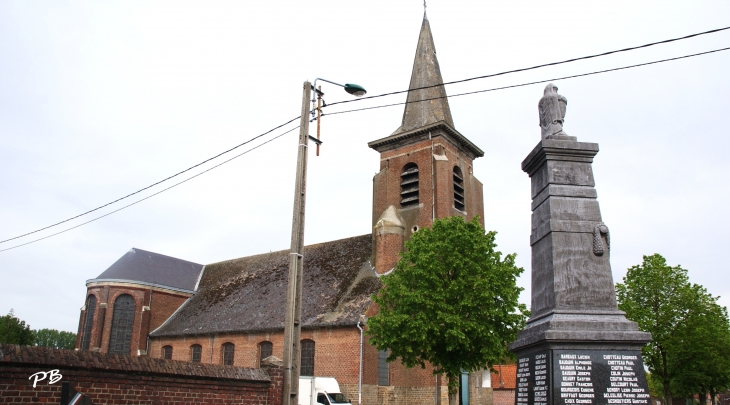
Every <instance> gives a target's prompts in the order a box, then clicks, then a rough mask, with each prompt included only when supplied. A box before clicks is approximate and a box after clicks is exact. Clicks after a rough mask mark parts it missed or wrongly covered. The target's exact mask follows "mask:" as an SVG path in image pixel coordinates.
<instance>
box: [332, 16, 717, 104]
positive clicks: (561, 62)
mask: <svg viewBox="0 0 730 405" xmlns="http://www.w3.org/2000/svg"><path fill="white" fill-rule="evenodd" d="M728 29H730V27H724V28H717V29H714V30H709V31H704V32H698V33H696V34H691V35H685V36H683V37H677V38H671V39H665V40H663V41H657V42H651V43H648V44H644V45H639V46H632V47H630V48H624V49H617V50H615V51H608V52H603V53H597V54H594V55H588V56H581V57H578V58H572V59H566V60H563V61H560V62H551V63H544V64H542V65H535V66H531V67H527V68H520V69H513V70H505V71H504V72H499V73H492V74H488V75H484V76H476V77H470V78H468V79H461V80H454V81H452V82H446V83H443V84H434V85H432V86H424V87H417V88H415V89H408V90H400V91H393V92H390V93H383V94H376V95H374V96H367V97H360V98H357V99H352V100H343V101H337V102H334V103H331V104H327V105H326V107H330V106H333V105H337V104H345V103H354V102H357V101H362V100H367V99H371V98H378V97H385V96H392V95H394V94H401V93H407V92H411V91H416V90H424V89H430V88H432V87H439V86H446V85H449V84H456V83H464V82H469V81H472V80H478V79H486V78H489V77H496V76H503V75H506V74H510V73H517V72H525V71H528V70H534V69H539V68H543V67H547V66H555V65H562V64H564V63H570V62H576V61H579V60H586V59H592V58H597V57H599V56H606V55H612V54H614V53H620V52H627V51H633V50H636V49H642V48H648V47H650V46H654V45H661V44H668V43H670V42H676V41H681V40H683V39H689V38H694V37H698V36H700V35H706V34H714V33H717V32H720V31H725V30H728ZM396 105H397V104H396Z"/></svg>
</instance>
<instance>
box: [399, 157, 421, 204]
mask: <svg viewBox="0 0 730 405" xmlns="http://www.w3.org/2000/svg"><path fill="white" fill-rule="evenodd" d="M414 205H418V166H417V165H416V164H415V163H408V164H407V165H405V166H403V173H401V175H400V206H401V207H403V208H406V207H411V206H414Z"/></svg>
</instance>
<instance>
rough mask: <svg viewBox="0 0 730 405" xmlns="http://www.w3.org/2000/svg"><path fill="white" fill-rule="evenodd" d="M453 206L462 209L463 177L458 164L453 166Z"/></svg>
mask: <svg viewBox="0 0 730 405" xmlns="http://www.w3.org/2000/svg"><path fill="white" fill-rule="evenodd" d="M454 208H456V209H457V210H459V211H464V177H463V176H462V175H461V169H459V166H454Z"/></svg>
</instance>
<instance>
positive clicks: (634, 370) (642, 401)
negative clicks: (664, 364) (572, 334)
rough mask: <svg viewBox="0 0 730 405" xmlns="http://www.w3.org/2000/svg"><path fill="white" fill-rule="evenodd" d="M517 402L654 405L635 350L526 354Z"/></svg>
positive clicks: (519, 373) (527, 404) (520, 361)
mask: <svg viewBox="0 0 730 405" xmlns="http://www.w3.org/2000/svg"><path fill="white" fill-rule="evenodd" d="M515 397H516V401H515V402H516V404H517V405H589V404H590V405H650V403H649V389H648V386H647V384H646V375H645V373H644V363H643V361H642V359H641V352H640V351H635V350H545V351H533V352H529V353H524V354H522V355H520V356H519V357H518V358H517V387H516V394H515ZM550 399H552V401H550Z"/></svg>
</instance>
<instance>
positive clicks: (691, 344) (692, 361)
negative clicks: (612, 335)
mask: <svg viewBox="0 0 730 405" xmlns="http://www.w3.org/2000/svg"><path fill="white" fill-rule="evenodd" d="M616 295H617V298H618V302H619V309H621V310H623V311H625V312H626V317H627V318H628V319H630V320H632V321H635V322H637V323H638V324H639V328H640V329H641V330H644V331H647V332H651V334H652V341H651V342H650V343H649V344H648V345H646V346H645V347H644V348H643V349H642V355H643V357H644V361H645V363H646V365H647V367H648V368H649V371H650V372H651V379H652V383H653V384H654V386H655V387H661V388H662V389H663V397H664V401H665V403H667V404H671V403H672V396H673V394H678V395H681V396H685V397H689V396H692V395H694V394H701V395H704V394H705V393H708V392H710V393H712V392H716V391H717V390H718V389H722V388H724V387H727V384H728V383H726V381H727V379H728V378H730V376H728V375H727V374H728V372H730V360H729V359H730V352H729V351H730V328H729V327H728V317H727V310H726V309H725V308H723V307H720V306H719V305H717V297H713V296H711V295H710V294H708V293H707V290H705V289H704V287H702V286H699V285H697V284H691V283H690V282H689V277H688V276H687V270H685V269H683V268H682V267H680V266H676V267H672V266H669V265H667V262H666V260H665V259H664V258H663V257H662V256H661V255H658V254H654V255H652V256H644V260H643V262H642V264H641V265H637V266H633V267H631V268H629V269H628V271H627V273H626V276H625V277H624V278H623V283H619V284H616Z"/></svg>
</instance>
